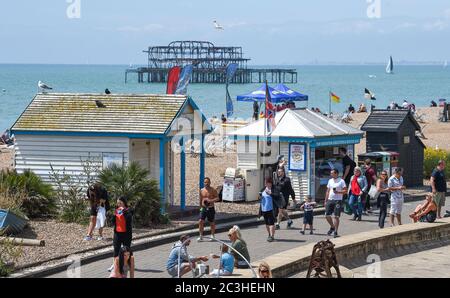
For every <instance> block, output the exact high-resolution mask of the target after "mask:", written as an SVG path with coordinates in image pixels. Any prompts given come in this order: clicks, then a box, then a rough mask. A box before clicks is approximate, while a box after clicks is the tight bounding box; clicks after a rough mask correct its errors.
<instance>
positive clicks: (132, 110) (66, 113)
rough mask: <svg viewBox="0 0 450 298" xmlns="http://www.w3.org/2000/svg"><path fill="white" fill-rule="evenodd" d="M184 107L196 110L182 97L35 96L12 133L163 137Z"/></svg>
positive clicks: (148, 95)
mask: <svg viewBox="0 0 450 298" xmlns="http://www.w3.org/2000/svg"><path fill="white" fill-rule="evenodd" d="M187 106H190V110H191V111H192V110H198V108H197V106H196V105H195V103H194V101H193V100H192V99H191V98H189V97H186V96H183V95H155V94H78V93H76V94H74V93H49V94H37V95H36V96H35V97H34V99H33V100H32V101H31V103H30V104H29V105H28V107H27V108H26V109H25V111H24V112H23V113H22V115H20V117H19V118H18V119H17V121H16V123H15V124H14V125H13V127H12V131H13V132H27V131H28V132H30V131H31V132H49V131H51V132H60V133H61V132H101V133H122V134H147V135H148V134H155V135H166V134H168V133H169V130H170V127H171V124H172V122H173V121H174V119H175V118H177V116H178V115H180V114H181V113H182V112H183V111H184V110H185V108H186V107H187ZM198 112H200V111H198ZM201 116H202V118H203V119H204V120H205V121H206V119H205V118H204V116H203V115H201ZM207 126H209V124H208V123H207Z"/></svg>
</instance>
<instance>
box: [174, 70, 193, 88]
mask: <svg viewBox="0 0 450 298" xmlns="http://www.w3.org/2000/svg"><path fill="white" fill-rule="evenodd" d="M193 70H194V66H193V65H192V64H189V65H186V66H185V67H183V70H182V71H181V75H180V79H179V80H178V84H177V89H176V91H175V94H183V95H184V94H186V93H187V86H188V85H189V82H190V80H191V77H192V71H193Z"/></svg>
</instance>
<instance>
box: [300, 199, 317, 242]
mask: <svg viewBox="0 0 450 298" xmlns="http://www.w3.org/2000/svg"><path fill="white" fill-rule="evenodd" d="M315 205H316V202H313V201H312V197H311V196H306V197H305V201H304V202H303V204H302V205H301V206H300V210H304V211H305V213H304V215H303V231H300V233H301V234H303V235H305V230H306V225H309V234H310V235H312V234H313V219H314V214H313V213H314V212H313V211H314V206H315Z"/></svg>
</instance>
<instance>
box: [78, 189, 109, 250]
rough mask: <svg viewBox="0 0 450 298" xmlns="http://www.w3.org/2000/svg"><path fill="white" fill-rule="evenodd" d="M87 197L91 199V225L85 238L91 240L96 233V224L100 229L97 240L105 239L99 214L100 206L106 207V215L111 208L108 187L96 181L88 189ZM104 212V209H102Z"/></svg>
mask: <svg viewBox="0 0 450 298" xmlns="http://www.w3.org/2000/svg"><path fill="white" fill-rule="evenodd" d="M87 199H88V201H89V206H90V208H89V215H90V219H89V227H88V232H87V235H86V237H84V240H86V241H90V240H92V236H93V233H94V229H95V227H96V226H98V228H99V230H98V233H99V237H98V238H97V240H103V226H101V225H97V215H98V212H99V209H100V208H104V212H105V216H106V212H107V211H108V210H109V208H110V206H109V200H108V192H107V191H106V189H105V188H104V187H103V186H102V185H101V184H100V183H99V182H97V183H94V184H93V185H91V186H89V188H88V190H87ZM100 211H101V212H103V210H100Z"/></svg>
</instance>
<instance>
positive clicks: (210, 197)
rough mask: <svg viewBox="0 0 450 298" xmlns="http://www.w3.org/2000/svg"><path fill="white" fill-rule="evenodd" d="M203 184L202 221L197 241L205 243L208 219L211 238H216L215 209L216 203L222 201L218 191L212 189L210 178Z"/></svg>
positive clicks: (201, 192) (199, 222) (201, 197)
mask: <svg viewBox="0 0 450 298" xmlns="http://www.w3.org/2000/svg"><path fill="white" fill-rule="evenodd" d="M203 183H204V185H205V186H204V188H202V189H201V190H200V219H199V221H198V230H199V233H200V236H199V237H198V238H197V241H203V232H204V230H205V220H206V219H208V222H209V224H210V226H211V237H212V238H214V237H215V234H216V223H215V217H216V210H215V209H214V203H216V202H218V201H219V200H220V199H219V194H218V193H217V190H216V189H214V188H213V187H211V179H209V177H205V179H204V180H203Z"/></svg>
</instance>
